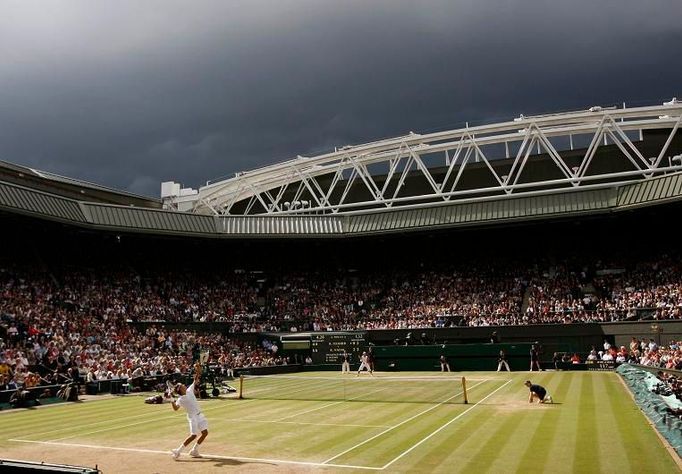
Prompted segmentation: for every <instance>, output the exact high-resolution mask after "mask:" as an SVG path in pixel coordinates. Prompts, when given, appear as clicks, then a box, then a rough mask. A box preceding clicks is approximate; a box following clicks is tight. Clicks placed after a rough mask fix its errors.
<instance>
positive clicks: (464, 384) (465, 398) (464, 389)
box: [462, 377, 469, 405]
mask: <svg viewBox="0 0 682 474" xmlns="http://www.w3.org/2000/svg"><path fill="white" fill-rule="evenodd" d="M462 394H463V395H464V404H465V405H467V404H468V403H469V399H468V398H467V379H466V377H462Z"/></svg>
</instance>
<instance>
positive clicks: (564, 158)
mask: <svg viewBox="0 0 682 474" xmlns="http://www.w3.org/2000/svg"><path fill="white" fill-rule="evenodd" d="M681 124H682V102H679V101H677V100H672V101H670V102H666V103H665V104H663V105H660V106H651V107H637V108H622V109H621V108H615V107H614V108H601V107H592V108H590V109H589V110H587V111H580V112H568V113H560V114H550V115H539V116H530V117H524V116H523V115H522V116H520V117H519V118H517V119H514V120H512V121H508V122H502V123H497V124H492V125H483V126H477V127H465V128H462V129H457V130H450V131H444V132H437V133H429V134H416V133H410V134H408V135H405V136H401V137H397V138H392V139H387V140H381V141H377V142H372V143H367V144H363V145H358V146H346V147H343V148H341V149H338V150H336V151H334V152H332V153H327V154H323V155H319V156H315V157H301V156H299V157H297V158H295V159H292V160H289V161H285V162H283V163H279V164H276V165H272V166H267V167H264V168H260V169H256V170H253V171H248V172H243V173H237V175H236V176H235V177H234V178H231V179H227V180H223V181H220V182H216V183H211V184H208V185H206V186H204V187H202V188H200V190H199V192H198V194H196V195H194V196H191V197H189V198H188V200H187V201H188V203H190V204H191V205H190V207H189V208H188V207H187V206H185V208H186V209H189V210H190V211H191V212H194V213H198V214H208V215H216V216H227V215H254V214H257V215H291V214H296V215H301V214H308V215H309V214H326V215H341V214H354V213H358V212H359V213H367V212H373V211H386V210H390V209H396V208H400V209H408V208H419V207H433V206H434V205H439V204H441V205H447V204H448V203H450V204H453V203H455V202H457V203H461V202H476V201H481V200H491V199H500V198H504V197H512V196H514V197H521V196H531V195H537V194H539V193H540V194H542V193H556V192H565V191H570V190H577V189H581V190H582V189H590V188H596V187H604V186H606V185H608V186H617V185H619V184H624V183H631V182H632V181H633V180H647V179H650V178H653V177H657V176H661V175H662V174H667V173H672V172H678V171H681V170H682V157H680V156H679V155H678V156H671V155H670V154H669V148H670V144H671V142H672V141H673V139H674V137H675V135H676V134H677V132H678V130H679V129H680V125H681ZM646 130H658V131H660V130H665V131H666V132H667V133H668V136H667V139H666V140H665V141H662V143H661V144H660V146H659V147H658V148H657V149H656V150H653V151H652V150H650V149H647V150H646V151H644V150H643V149H642V147H639V146H637V144H638V142H640V141H641V140H642V134H643V133H644V131H646ZM607 145H615V147H617V149H618V150H619V151H620V153H619V156H620V159H621V160H622V161H623V163H622V164H621V165H619V166H617V167H613V166H610V167H606V168H605V167H603V166H602V167H599V166H595V161H598V159H597V157H598V154H599V151H600V148H601V147H604V146H607ZM610 148H613V147H610ZM611 154H612V155H613V153H611ZM538 156H543V157H545V160H547V157H548V158H549V160H547V161H548V163H551V165H552V166H553V170H551V171H550V172H549V176H550V177H549V178H548V174H547V173H545V174H544V175H542V176H538V175H537V173H536V174H533V173H527V172H526V171H527V170H528V168H529V163H530V162H532V161H533V159H534V158H537V157H538ZM472 168H478V169H479V174H480V173H481V171H480V170H481V169H483V172H485V173H487V174H488V176H487V178H486V180H484V181H485V182H486V184H485V185H483V186H474V187H472V186H465V185H464V180H463V176H464V175H465V173H466V172H467V170H469V169H472ZM486 170H487V171H486ZM417 180H418V181H419V182H420V183H421V186H419V191H418V192H414V189H415V188H412V189H410V188H411V186H409V185H408V181H410V182H415V181H417ZM169 202H170V204H171V207H172V205H173V200H172V199H171V200H169Z"/></svg>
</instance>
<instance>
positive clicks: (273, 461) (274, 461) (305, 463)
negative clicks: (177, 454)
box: [7, 439, 382, 471]
mask: <svg viewBox="0 0 682 474" xmlns="http://www.w3.org/2000/svg"><path fill="white" fill-rule="evenodd" d="M7 441H12V442H15V443H33V444H44V445H51V446H66V447H71V448H87V449H103V450H109V451H126V452H132V453H148V454H163V455H164V456H167V457H168V458H170V451H161V450H157V449H140V448H118V447H115V446H98V445H93V444H71V443H57V442H54V441H31V440H28V439H8V440H7ZM202 456H203V457H204V458H206V459H229V460H234V461H251V462H261V463H271V464H295V465H299V466H314V467H339V468H346V469H367V470H371V471H381V470H382V468H381V467H370V466H353V465H350V464H325V463H319V462H309V461H290V460H285V459H265V458H248V457H244V456H221V455H217V454H206V453H202Z"/></svg>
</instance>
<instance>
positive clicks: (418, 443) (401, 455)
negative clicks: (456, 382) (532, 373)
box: [381, 380, 511, 470]
mask: <svg viewBox="0 0 682 474" xmlns="http://www.w3.org/2000/svg"><path fill="white" fill-rule="evenodd" d="M510 382H511V380H507V382H506V383H505V384H503V385H501V386H500V387H498V388H496V389H495V390H493V391H492V392H490V393H489V394H488V395H486V396H485V397H484V398H482V399H481V400H479V401H478V402H476V404H475V405H473V406H471V407H469V408H467V409H466V410H464V411H463V412H462V413H460V414H459V415H457V416H456V417H454V418H453V419H452V420H450V421H448V422H447V423H445V424H444V425H443V426H441V427H440V428H438V429H437V430H436V431H434V432H433V433H431V434H430V435H428V436H426V437H425V438H423V439H422V440H421V441H419V442H417V443H416V444H415V445H414V446H412V447H410V448H408V449H406V450H405V451H403V452H402V453H400V454H399V455H398V456H396V457H395V458H393V460H391V461H389V462H388V463H386V464H384V466H383V467H382V468H381V469H382V470H384V469H386V468H387V467H389V466H390V465H391V464H393V463H394V462H396V461H397V460H398V459H400V458H402V457H403V456H405V455H406V454H408V453H410V452H411V451H412V450H413V449H415V448H416V447H418V446H420V445H421V444H422V443H423V442H425V441H427V440H429V439H431V437H432V436H434V435H436V434H437V433H440V432H441V431H442V430H444V429H445V428H447V427H448V426H450V424H452V423H454V422H455V421H457V420H458V419H460V418H461V417H463V416H464V415H466V414H467V413H468V412H470V411H471V410H473V409H474V408H476V407H477V406H478V405H479V404H481V403H483V402H484V401H486V400H487V399H488V398H490V397H492V396H493V395H495V393H497V392H499V391H500V390H502V389H503V388H504V387H506V386H507V385H509V383H510Z"/></svg>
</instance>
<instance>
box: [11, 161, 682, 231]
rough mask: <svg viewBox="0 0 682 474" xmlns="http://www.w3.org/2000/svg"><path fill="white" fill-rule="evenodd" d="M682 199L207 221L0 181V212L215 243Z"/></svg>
mask: <svg viewBox="0 0 682 474" xmlns="http://www.w3.org/2000/svg"><path fill="white" fill-rule="evenodd" d="M679 200H682V172H676V173H671V174H668V175H664V176H660V177H656V178H651V179H648V180H646V181H642V182H635V183H623V184H620V185H617V186H614V185H613V184H611V183H608V184H595V185H593V186H591V187H582V188H580V189H577V190H576V189H565V190H552V191H551V192H547V191H537V192H529V193H526V194H524V195H517V196H513V197H502V198H500V197H491V198H490V199H485V200H472V201H470V202H461V201H458V202H450V203H443V204H438V205H433V206H429V207H420V208H416V209H393V210H385V211H381V212H376V211H374V212H371V211H368V212H364V213H362V212H359V213H354V214H352V215H295V216H291V215H258V216H206V215H197V214H188V213H184V212H176V211H167V210H157V209H149V208H139V207H131V206H119V205H111V204H102V203H94V202H84V201H77V200H74V199H69V198H65V197H63V196H58V195H56V194H52V193H48V192H45V191H41V190H36V189H32V188H28V187H25V186H19V185H17V184H14V183H7V182H2V181H0V210H2V211H5V212H8V213H14V214H23V215H28V216H33V217H37V218H40V219H46V220H51V221H58V222H63V223H67V224H72V225H75V226H80V227H83V228H89V229H101V230H111V231H116V232H126V233H130V232H132V233H148V234H158V235H177V236H195V237H211V238H301V237H306V238H341V237H353V236H362V235H376V234H388V233H394V232H409V231H420V230H421V231H423V230H430V229H438V228H454V227H465V226H467V227H468V226H480V225H490V224H502V223H512V222H523V221H530V220H539V219H547V220H549V219H554V218H565V217H570V216H578V215H590V214H593V215H597V214H606V213H610V212H617V211H620V210H627V209H632V208H637V207H643V206H655V205H659V204H664V203H667V202H671V201H679Z"/></svg>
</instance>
